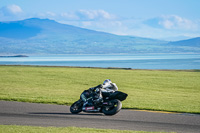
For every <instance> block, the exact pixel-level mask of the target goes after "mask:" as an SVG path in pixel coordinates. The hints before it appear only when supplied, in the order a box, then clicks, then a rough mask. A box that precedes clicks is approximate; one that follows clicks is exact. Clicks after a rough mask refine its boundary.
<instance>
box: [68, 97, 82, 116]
mask: <svg viewBox="0 0 200 133" xmlns="http://www.w3.org/2000/svg"><path fill="white" fill-rule="evenodd" d="M82 106H83V102H81V101H80V100H79V101H76V102H75V103H73V104H72V105H71V107H70V112H71V113H72V114H78V113H80V112H81V111H82Z"/></svg>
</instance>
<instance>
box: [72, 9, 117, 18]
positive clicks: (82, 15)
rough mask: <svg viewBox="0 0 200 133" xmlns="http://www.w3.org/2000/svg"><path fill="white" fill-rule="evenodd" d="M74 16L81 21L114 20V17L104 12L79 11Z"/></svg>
mask: <svg viewBox="0 0 200 133" xmlns="http://www.w3.org/2000/svg"><path fill="white" fill-rule="evenodd" d="M76 15H77V16H78V17H79V18H80V19H81V20H111V19H115V16H114V15H112V14H110V13H108V12H106V11H104V10H79V11H77V12H76Z"/></svg>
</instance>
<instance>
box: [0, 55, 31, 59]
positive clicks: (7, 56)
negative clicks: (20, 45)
mask: <svg viewBox="0 0 200 133" xmlns="http://www.w3.org/2000/svg"><path fill="white" fill-rule="evenodd" d="M1 57H6V58H9V57H29V56H27V55H5V56H0V58H1Z"/></svg>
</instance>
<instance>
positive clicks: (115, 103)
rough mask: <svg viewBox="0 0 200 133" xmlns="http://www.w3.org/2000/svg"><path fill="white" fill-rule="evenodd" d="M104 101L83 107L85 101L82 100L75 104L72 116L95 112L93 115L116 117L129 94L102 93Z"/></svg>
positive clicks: (119, 92)
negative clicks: (100, 114)
mask: <svg viewBox="0 0 200 133" xmlns="http://www.w3.org/2000/svg"><path fill="white" fill-rule="evenodd" d="M102 96H103V101H102V102H100V103H95V102H94V104H93V105H87V106H83V104H84V101H83V100H82V99H81V98H80V99H79V100H78V101H76V102H75V103H73V104H72V105H71V107H70V112H71V113H72V114H78V113H80V112H81V111H83V112H93V113H104V114H105V115H115V114H116V113H118V112H119V111H120V110H121V108H122V103H121V101H124V100H125V99H126V98H127V96H128V94H126V93H123V92H121V91H115V92H112V93H107V92H106V93H105V92H102Z"/></svg>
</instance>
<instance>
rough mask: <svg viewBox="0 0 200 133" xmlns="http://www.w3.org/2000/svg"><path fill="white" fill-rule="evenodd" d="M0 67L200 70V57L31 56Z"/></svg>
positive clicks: (9, 60)
mask: <svg viewBox="0 0 200 133" xmlns="http://www.w3.org/2000/svg"><path fill="white" fill-rule="evenodd" d="M0 65H41V66H77V67H102V68H108V67H114V68H132V69H200V55H199V54H139V55H138V54H137V55H120V54H116V55H29V57H0Z"/></svg>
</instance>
